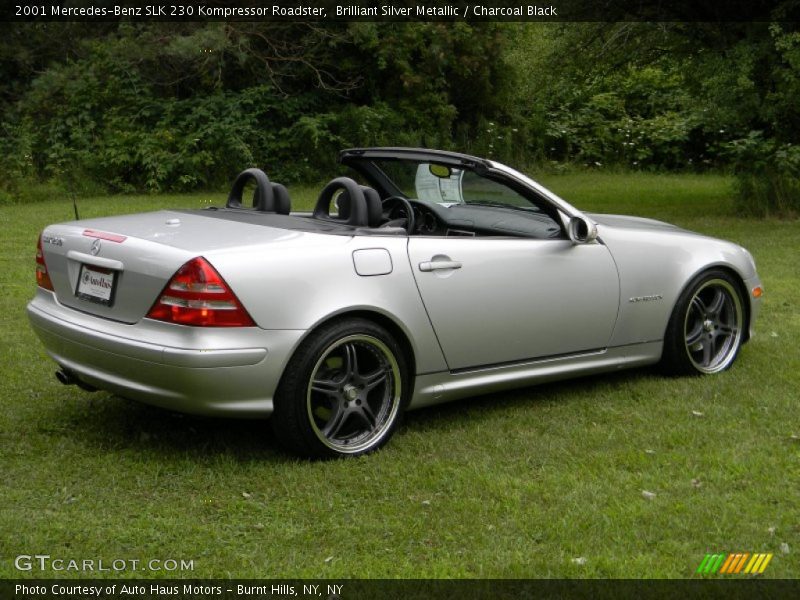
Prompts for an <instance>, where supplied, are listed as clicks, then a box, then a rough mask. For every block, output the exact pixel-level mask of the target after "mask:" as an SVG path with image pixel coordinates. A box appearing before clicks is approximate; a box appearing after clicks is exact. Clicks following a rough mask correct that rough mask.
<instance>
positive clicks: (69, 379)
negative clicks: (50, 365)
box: [56, 369, 77, 385]
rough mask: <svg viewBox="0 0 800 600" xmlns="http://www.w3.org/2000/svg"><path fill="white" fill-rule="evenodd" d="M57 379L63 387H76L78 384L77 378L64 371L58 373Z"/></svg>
mask: <svg viewBox="0 0 800 600" xmlns="http://www.w3.org/2000/svg"><path fill="white" fill-rule="evenodd" d="M56 379H58V381H59V383H62V384H63V385H75V383H77V380H76V379H75V376H74V375H73V374H72V373H70V372H69V371H66V370H64V369H60V370H58V371H56Z"/></svg>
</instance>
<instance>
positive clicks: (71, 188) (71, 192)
mask: <svg viewBox="0 0 800 600" xmlns="http://www.w3.org/2000/svg"><path fill="white" fill-rule="evenodd" d="M67 192H68V193H69V195H70V198H72V210H73V212H74V213H75V220H76V221H80V220H81V218H80V216H78V200H77V199H76V197H75V187H74V186H73V185H72V178H67Z"/></svg>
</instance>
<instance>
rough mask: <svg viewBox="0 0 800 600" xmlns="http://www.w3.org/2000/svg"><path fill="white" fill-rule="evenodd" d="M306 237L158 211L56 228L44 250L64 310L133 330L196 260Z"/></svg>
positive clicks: (45, 236)
mask: <svg viewBox="0 0 800 600" xmlns="http://www.w3.org/2000/svg"><path fill="white" fill-rule="evenodd" d="M212 232H213V234H212ZM303 235H305V234H303V233H300V232H293V231H288V230H282V229H278V228H273V227H264V226H262V225H253V224H248V223H241V222H235V221H226V220H220V219H214V220H211V219H208V218H206V217H205V216H203V215H202V214H193V213H186V212H177V211H160V212H153V213H145V214H141V215H135V216H133V215H128V216H118V217H107V218H101V219H87V220H83V221H73V222H70V223H61V224H57V225H51V226H49V227H47V228H46V229H45V231H44V232H43V234H42V249H43V253H44V259H45V263H46V265H47V271H48V273H49V275H50V279H51V281H52V285H53V289H54V292H55V294H56V297H57V298H58V301H59V302H60V303H61V304H63V305H66V306H69V307H71V308H74V309H77V310H80V311H83V312H86V313H90V314H93V315H97V316H100V317H104V318H108V319H112V320H115V321H120V322H123V323H135V322H137V321H139V320H140V319H142V318H143V317H145V315H147V313H148V311H149V309H150V308H151V307H152V306H153V303H154V302H155V301H156V299H157V298H158V297H159V294H160V293H161V291H162V290H163V289H164V286H165V285H166V284H167V282H168V281H169V280H170V278H171V277H172V276H173V275H174V274H175V273H176V271H177V270H178V269H179V268H180V267H181V266H182V265H184V264H185V263H186V262H187V261H189V260H191V259H192V258H195V257H197V256H202V255H212V254H218V253H220V252H223V253H224V252H226V251H232V250H236V251H241V249H242V248H246V247H247V246H249V245H252V246H256V245H263V244H264V243H265V242H269V241H276V242H278V241H287V240H294V241H297V240H296V238H298V237H302V236H303Z"/></svg>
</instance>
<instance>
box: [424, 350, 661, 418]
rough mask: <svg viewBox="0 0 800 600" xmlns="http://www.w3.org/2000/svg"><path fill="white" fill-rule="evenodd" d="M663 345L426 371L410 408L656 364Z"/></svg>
mask: <svg viewBox="0 0 800 600" xmlns="http://www.w3.org/2000/svg"><path fill="white" fill-rule="evenodd" d="M662 347H663V342H662V341H658V342H646V343H643V344H632V345H629V346H617V347H614V348H607V349H605V350H596V351H592V352H585V353H581V354H571V355H566V356H565V355H561V356H557V357H549V358H541V359H537V360H531V361H525V362H520V363H513V364H503V365H496V366H490V367H479V368H475V369H471V370H460V371H458V372H452V371H442V372H439V373H426V374H424V375H420V376H418V377H417V380H416V385H415V386H414V397H413V398H412V399H411V404H410V405H409V408H410V409H415V408H422V407H424V406H432V405H434V404H441V403H443V402H450V401H451V400H458V399H459V398H466V397H468V396H479V395H481V394H491V393H494V392H499V391H502V390H508V389H513V388H521V387H526V386H529V385H535V384H538V383H545V382H548V381H556V380H559V379H570V378H572V377H581V376H584V375H593V374H595V373H604V372H609V371H617V370H620V369H629V368H632V367H639V366H644V365H652V364H655V363H657V362H658V361H659V360H660V359H661V350H662Z"/></svg>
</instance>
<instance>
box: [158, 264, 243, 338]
mask: <svg viewBox="0 0 800 600" xmlns="http://www.w3.org/2000/svg"><path fill="white" fill-rule="evenodd" d="M147 316H148V317H149V318H150V319H157V320H159V321H167V322H169V323H178V324H180V325H192V326H194V327H253V326H254V325H255V323H254V322H253V319H252V318H250V315H249V314H247V311H246V310H245V309H244V307H243V306H242V305H241V303H240V302H239V299H238V298H237V297H236V296H235V295H234V293H233V292H232V291H231V289H230V288H229V287H228V284H227V283H225V280H223V279H222V277H221V276H220V274H219V273H217V271H216V270H215V269H214V267H212V266H211V265H210V264H209V263H208V261H206V259H204V258H203V257H197V258H193V259H192V260H190V261H189V262H187V263H186V264H185V265H183V266H182V267H181V268H180V269H178V272H177V273H175V275H173V276H172V279H170V280H169V283H168V284H167V285H166V287H164V289H163V290H162V292H161V295H160V296H159V297H158V300H156V303H155V304H153V307H152V308H151V309H150V312H149V313H147Z"/></svg>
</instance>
